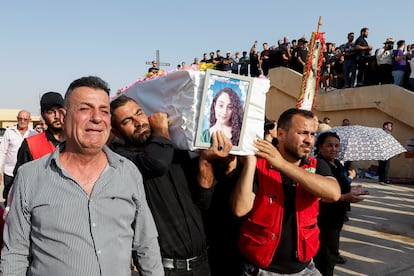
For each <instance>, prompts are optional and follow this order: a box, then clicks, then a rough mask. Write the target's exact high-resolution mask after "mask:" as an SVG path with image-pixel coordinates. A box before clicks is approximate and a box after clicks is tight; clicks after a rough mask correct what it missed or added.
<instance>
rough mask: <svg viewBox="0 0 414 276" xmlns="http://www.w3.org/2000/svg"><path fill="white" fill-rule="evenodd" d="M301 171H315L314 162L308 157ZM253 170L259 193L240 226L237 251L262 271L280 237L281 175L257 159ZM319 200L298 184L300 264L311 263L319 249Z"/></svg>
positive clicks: (282, 209) (274, 250)
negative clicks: (255, 172) (307, 161)
mask: <svg viewBox="0 0 414 276" xmlns="http://www.w3.org/2000/svg"><path fill="white" fill-rule="evenodd" d="M301 168H303V169H305V170H308V171H311V172H315V168H316V159H314V158H309V164H305V165H303V166H301ZM256 169H257V170H256V171H257V176H258V183H259V185H258V192H257V194H256V198H255V201H254V205H253V209H252V210H251V211H250V213H249V214H248V215H247V217H246V218H245V219H244V221H243V223H242V225H241V228H240V239H239V248H240V250H241V252H242V253H243V255H244V256H245V257H246V258H247V259H248V260H249V261H250V262H251V263H253V264H255V265H257V266H259V267H261V268H265V267H267V266H269V264H270V263H271V261H272V259H273V256H274V254H275V252H276V248H277V246H278V244H279V241H280V237H281V234H282V222H283V212H284V205H283V204H284V198H283V186H282V177H281V174H280V172H279V171H276V170H274V169H271V168H270V165H269V164H268V162H267V161H266V160H265V159H262V158H258V159H257V165H256ZM318 201H319V199H318V198H317V197H315V196H314V195H312V194H310V193H309V192H307V191H306V190H305V189H303V188H302V187H301V185H300V184H299V183H298V184H297V186H296V202H295V208H296V223H297V256H298V259H299V261H301V262H306V261H309V260H311V258H312V257H313V256H315V254H316V252H317V250H318V248H319V228H318V225H317V216H318V211H319V204H318Z"/></svg>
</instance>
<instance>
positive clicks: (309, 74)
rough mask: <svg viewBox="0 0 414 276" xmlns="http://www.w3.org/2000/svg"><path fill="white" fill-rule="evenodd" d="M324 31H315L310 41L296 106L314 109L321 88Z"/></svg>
mask: <svg viewBox="0 0 414 276" xmlns="http://www.w3.org/2000/svg"><path fill="white" fill-rule="evenodd" d="M323 35H324V33H321V32H313V33H312V38H311V41H310V43H309V52H308V56H307V61H306V65H305V69H304V71H303V77H302V86H301V91H300V94H299V97H298V101H297V104H296V107H297V108H299V109H305V110H311V111H312V110H313V108H314V105H315V101H316V96H317V93H318V88H319V77H320V73H321V65H322V61H323V51H324V47H325V38H324V37H323Z"/></svg>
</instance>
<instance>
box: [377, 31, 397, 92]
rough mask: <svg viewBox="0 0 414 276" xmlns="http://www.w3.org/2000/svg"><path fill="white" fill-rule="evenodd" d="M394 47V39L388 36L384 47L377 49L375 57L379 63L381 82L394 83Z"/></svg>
mask: <svg viewBox="0 0 414 276" xmlns="http://www.w3.org/2000/svg"><path fill="white" fill-rule="evenodd" d="M393 47H394V39H393V38H387V40H386V41H385V42H384V47H382V48H379V49H377V50H376V51H375V57H376V59H377V64H378V73H379V81H380V82H381V84H387V83H393V77H392V63H393V60H392V52H393Z"/></svg>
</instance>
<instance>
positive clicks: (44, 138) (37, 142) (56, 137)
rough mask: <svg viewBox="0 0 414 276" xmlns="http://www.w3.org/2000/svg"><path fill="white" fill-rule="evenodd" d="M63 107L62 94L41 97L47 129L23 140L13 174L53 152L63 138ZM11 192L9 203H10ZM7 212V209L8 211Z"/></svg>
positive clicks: (41, 107)
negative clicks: (61, 115)
mask: <svg viewBox="0 0 414 276" xmlns="http://www.w3.org/2000/svg"><path fill="white" fill-rule="evenodd" d="M62 107H63V98H62V95H61V94H59V93H56V92H47V93H45V94H43V96H42V98H41V99H40V111H41V115H42V118H43V119H44V120H45V123H46V125H47V129H46V131H44V132H42V133H39V134H37V135H34V136H30V137H27V138H25V139H24V140H23V142H22V144H21V146H20V148H19V151H18V152H17V162H16V166H15V167H14V171H13V175H16V174H17V170H18V168H19V167H20V166H21V165H23V164H24V163H27V162H29V161H32V160H35V159H39V158H40V157H42V156H44V155H46V154H48V153H51V152H53V151H54V150H55V147H56V146H57V145H58V144H59V143H60V142H61V140H62V138H63V137H62V125H61V123H60V120H59V118H60V115H59V112H58V110H59V108H62ZM10 194H11V193H10V192H9V198H8V203H7V205H10ZM6 214H7V211H6Z"/></svg>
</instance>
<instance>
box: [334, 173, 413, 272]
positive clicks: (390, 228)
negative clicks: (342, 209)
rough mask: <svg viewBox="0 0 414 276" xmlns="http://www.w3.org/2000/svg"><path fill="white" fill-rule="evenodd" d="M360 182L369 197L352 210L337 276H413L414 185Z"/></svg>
mask: <svg viewBox="0 0 414 276" xmlns="http://www.w3.org/2000/svg"><path fill="white" fill-rule="evenodd" d="M358 182H361V184H362V185H363V186H364V187H365V188H366V189H367V190H369V191H370V195H369V196H365V197H366V199H365V200H364V201H362V202H360V203H356V204H353V205H352V207H351V212H349V218H350V221H349V222H347V223H346V224H345V226H344V229H343V230H342V235H341V244H340V251H341V254H342V255H343V256H345V257H346V258H347V259H348V262H347V263H346V264H344V265H337V266H336V267H335V275H339V276H342V275H381V276H382V275H407V276H408V275H410V276H412V275H414V185H403V184H401V185H399V184H390V185H380V184H378V183H376V182H373V181H370V180H367V179H364V180H363V181H358Z"/></svg>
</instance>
